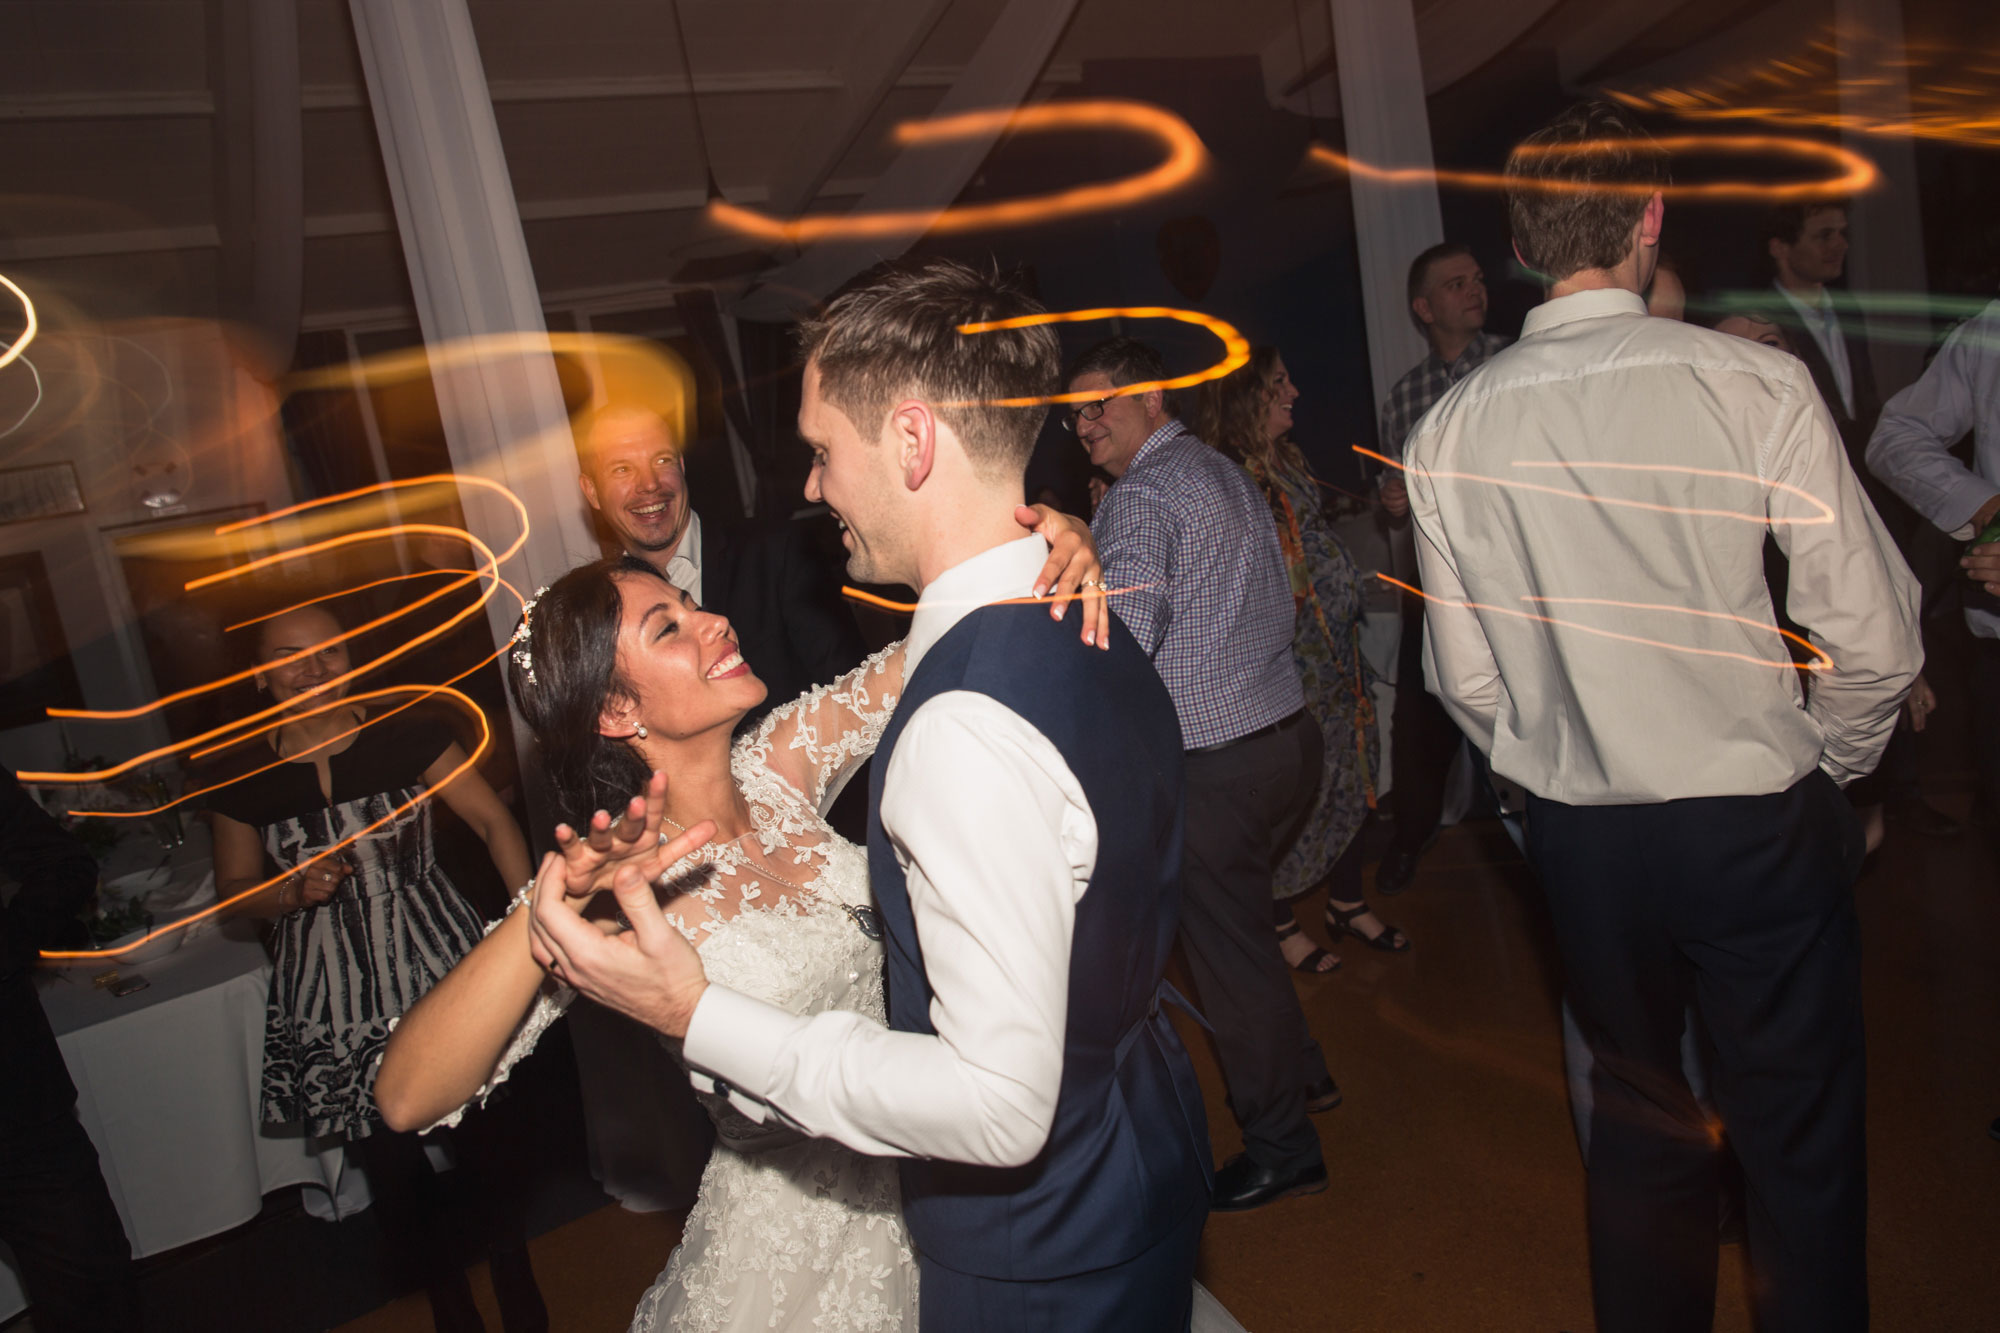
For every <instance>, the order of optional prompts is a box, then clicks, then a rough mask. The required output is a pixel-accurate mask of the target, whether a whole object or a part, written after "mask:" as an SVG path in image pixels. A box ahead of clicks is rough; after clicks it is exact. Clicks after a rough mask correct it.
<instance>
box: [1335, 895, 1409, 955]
mask: <svg viewBox="0 0 2000 1333" xmlns="http://www.w3.org/2000/svg"><path fill="white" fill-rule="evenodd" d="M1374 910H1375V909H1374V908H1372V907H1370V906H1369V905H1368V904H1367V903H1362V904H1361V905H1360V906H1359V907H1354V908H1350V909H1346V910H1343V909H1341V908H1338V907H1335V906H1334V905H1333V900H1332V899H1331V898H1329V899H1327V903H1326V928H1327V929H1328V930H1330V931H1333V932H1334V933H1335V934H1343V933H1344V934H1348V935H1352V936H1353V937H1354V938H1355V939H1357V940H1360V941H1361V942H1362V943H1363V944H1365V945H1367V946H1368V947H1369V948H1371V949H1380V950H1381V951H1382V952H1383V953H1408V952H1409V951H1410V937H1409V936H1408V935H1405V934H1404V933H1403V932H1402V931H1400V930H1398V929H1396V928H1395V927H1394V926H1392V925H1390V924H1389V923H1388V922H1386V921H1384V922H1383V923H1382V930H1381V932H1380V933H1379V934H1376V935H1372V936H1371V935H1367V934H1364V933H1363V932H1362V931H1359V930H1357V929H1355V927H1354V918H1356V917H1358V916H1366V915H1367V914H1368V913H1369V912H1372V911H1374Z"/></svg>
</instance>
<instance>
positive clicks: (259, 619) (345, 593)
mask: <svg viewBox="0 0 2000 1333" xmlns="http://www.w3.org/2000/svg"><path fill="white" fill-rule="evenodd" d="M476 573H478V571H477V570H472V569H420V570H417V571H416V572H415V573H413V574H391V575H390V576H389V577H388V578H386V579H376V580H374V581H373V582H370V583H360V584H356V585H355V586H354V587H352V588H342V589H341V590H340V591H339V592H328V593H321V594H320V595H319V596H317V597H308V598H306V599H305V600H304V601H303V602H293V603H292V604H291V605H290V606H286V607H280V608H279V609H278V610H276V611H266V612H265V613H264V614H263V615H261V616H252V617H250V618H249V619H248V620H239V621H237V622H236V623H235V624H234V625H225V626H223V627H222V632H223V633H224V634H234V633H235V632H236V631H237V630H239V629H249V628H250V627H251V626H252V625H261V624H263V623H264V622H265V621H267V620H276V619H277V618H278V617H279V616H285V615H290V614H291V613H292V612H294V611H302V610H304V609H305V608H306V607H308V606H318V605H319V604H320V603H321V602H337V601H339V600H340V599H341V598H343V597H351V596H353V595H354V594H355V593H357V592H367V591H368V590H369V589H370V588H381V587H385V586H387V585H388V584H391V583H403V582H406V581H408V580H410V579H425V578H438V577H440V576H442V575H445V574H476ZM501 582H502V583H503V584H506V583H507V581H506V580H505V579H502V580H501ZM507 587H508V590H509V591H513V586H512V585H511V584H508V585H507ZM496 655H497V654H496Z"/></svg>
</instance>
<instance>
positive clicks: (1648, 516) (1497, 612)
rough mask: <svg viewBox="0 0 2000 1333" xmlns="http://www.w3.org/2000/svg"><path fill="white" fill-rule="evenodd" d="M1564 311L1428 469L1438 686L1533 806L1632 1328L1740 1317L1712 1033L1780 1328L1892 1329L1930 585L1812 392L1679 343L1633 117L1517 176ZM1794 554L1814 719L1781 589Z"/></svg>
mask: <svg viewBox="0 0 2000 1333" xmlns="http://www.w3.org/2000/svg"><path fill="white" fill-rule="evenodd" d="M1508 175H1509V178H1510V181H1509V208H1510V214H1511V218H1512V222H1513V230H1514V235H1515V238H1516V247H1517V249H1518V250H1519V252H1520V256H1521V258H1522V261H1523V262H1524V263H1526V264H1527V265H1528V266H1529V267H1530V268H1532V269H1535V270H1536V271H1538V272H1540V273H1541V274H1542V275H1543V278H1544V281H1545V282H1546V283H1547V284H1548V295H1549V299H1548V301H1547V302H1546V303H1545V304H1543V305H1542V306H1540V307H1538V308H1537V309H1535V310H1534V311H1533V312H1531V313H1530V314H1529V316H1528V318H1527V322H1526V324H1525V326H1524V327H1523V330H1522V334H1521V338H1520V341H1519V342H1517V343H1515V344H1514V346H1513V347H1511V348H1509V349H1508V350H1506V351H1504V352H1501V353H1499V354H1498V355H1496V356H1495V357H1493V358H1492V359H1491V360H1490V361H1488V362H1487V363H1486V365H1484V366H1483V367H1481V368H1480V369H1479V370H1477V371H1475V372H1474V373H1473V374H1471V375H1469V376H1467V377H1466V378H1465V379H1464V380H1463V381H1461V382H1460V383H1459V384H1458V385H1457V386H1455V387H1454V388H1453V389H1452V390H1451V392H1450V393H1449V394H1448V395H1447V396H1446V397H1445V398H1443V399H1442V400H1441V401H1440V402H1439V403H1438V405H1437V407H1436V408H1435V409H1433V410H1432V412H1431V413H1430V414H1429V415H1428V416H1426V417H1425V419H1424V420H1423V422H1422V423H1421V424H1420V425H1419V426H1418V428H1417V430H1416V431H1415V432H1414V434H1413V435H1412V436H1411V439H1410V442H1409V445H1408V448H1407V450H1406V460H1407V463H1408V467H1409V476H1408V482H1409V489H1410V500H1411V510H1412V514H1413V516H1414V518H1415V520H1416V524H1417V530H1418V536H1419V541H1418V544H1417V550H1418V558H1419V560H1420V562H1421V565H1422V569H1423V582H1424V591H1425V595H1426V597H1427V598H1428V599H1429V607H1428V621H1429V632H1430V637H1429V642H1428V645H1427V656H1426V668H1427V675H1428V677H1429V680H1430V683H1431V687H1432V689H1433V690H1434V691H1435V692H1436V693H1437V694H1438V695H1439V696H1440V697H1441V698H1442V699H1443V700H1444V702H1445V704H1446V706H1447V707H1448V708H1449V709H1450V711H1451V713H1452V715H1453V717H1454V718H1455V719H1456V720H1457V721H1458V722H1459V724H1460V725H1461V726H1462V727H1463V728H1464V729H1465V732H1466V734H1467V735H1468V736H1471V737H1473V738H1474V740H1475V741H1476V742H1477V743H1479V744H1481V745H1483V746H1485V747H1486V748H1487V750H1488V751H1489V753H1490V755H1491V758H1492V763H1493V769H1494V771H1495V772H1496V773H1497V774H1499V775H1501V776H1504V777H1507V778H1509V779H1512V780H1513V781H1515V782H1517V783H1518V784H1520V785H1521V786H1522V787H1524V788H1525V789H1526V790H1527V791H1528V792H1529V793H1530V796H1529V808H1528V829H1527V841H1528V854H1529V859H1530V862H1531V864H1532V865H1533V866H1534V868H1535V871H1536V874H1537V876H1538V878H1539V879H1540V881H1541V883H1542V886H1543V889H1544V891H1545V892H1546V893H1547V895H1548V898H1549V903H1550V908H1551V914H1552V917H1553V920H1554V924H1555V933H1556V937H1557V941H1558V944H1559V946H1560V948H1561V950H1562V954H1563V961H1564V965H1565V970H1566V972H1567V998H1568V1000H1569V1003H1570V1005H1571V1007H1572V1009H1573V1010H1574V1012H1575V1015H1576V1018H1577V1021H1578V1024H1579V1026H1580V1027H1581V1028H1582V1030H1583V1033H1584V1035H1585V1037H1586V1038H1587V1039H1588V1040H1589V1042H1590V1044H1591V1048H1592V1051H1593V1053H1594V1055H1595V1056H1596V1059H1597V1064H1596V1068H1595V1070H1594V1073H1593V1080H1592V1081H1593V1091H1594V1092H1595V1094H1596V1105H1595V1109H1594V1112H1593V1117H1592V1126H1591V1137H1590V1148H1589V1157H1590V1160H1589V1168H1590V1172H1589V1225H1590V1237H1591V1267H1592V1281H1593V1289H1594V1302H1595V1306H1596V1311H1597V1322H1598V1327H1599V1328H1600V1329H1602V1330H1605V1333H1618V1331H1619V1330H1626V1329H1641V1328H1643V1329H1648V1330H1667V1329H1687V1330H1695V1329H1702V1330H1705V1329H1707V1328H1709V1327H1710V1325H1711V1323H1712V1321H1713V1317H1714V1303H1715V1271H1716V1210H1717V1199H1716V1155H1717V1154H1716V1138H1715V1135H1716V1132H1717V1129H1718V1127H1717V1126H1716V1125H1714V1124H1713V1123H1712V1122H1710V1121H1709V1120H1708V1118H1707V1117H1706V1116H1705V1115H1704V1114H1703V1113H1702V1112H1701V1110H1700V1108H1699V1106H1698V1104H1697V1103H1696V1101H1695V1099H1694V1097H1693V1095H1692V1094H1691V1093H1690V1091H1689V1089H1688V1085H1687V1080H1686V1078H1685V1077H1684V1075H1683V1074H1682V1072H1681V1050H1680V1046H1681V1037H1682V1033H1683V1031H1684V1029H1685V1027H1686V1025H1687V1017H1686V1016H1687V1012H1688V1008H1689V1006H1690V1004H1692V1005H1694V1006H1695V1007H1696V1008H1697V1009H1698V1011H1699V1013H1700V1015H1701V1017H1702V1019H1703V1022H1704V1025H1705V1027H1706V1029H1707V1030H1708V1032H1709V1034H1710V1035H1711V1036H1712V1038H1713V1044H1714V1047H1715V1060H1714V1071H1715V1075H1714V1086H1713V1089H1712V1095H1713V1097H1714V1100H1715V1103H1716V1104H1717V1106H1718V1107H1719V1108H1720V1112H1721V1116H1722V1125H1721V1126H1720V1128H1721V1129H1723V1130H1725V1131H1726V1133H1727V1135H1728V1138H1729V1142H1730V1144H1731V1145H1732V1146H1733V1148H1734V1149H1735V1152H1736V1155H1737V1157H1738V1158H1739V1159H1740V1160H1741V1162H1742V1164H1743V1168H1744V1173H1745V1176H1746V1179H1747V1182H1748V1187H1749V1193H1750V1197H1751V1199H1752V1200H1753V1205H1752V1208H1751V1211H1750V1218H1749V1226H1750V1235H1749V1239H1750V1255H1751V1261H1752V1264H1753V1266H1754V1267H1755V1269H1756V1270H1757V1276H1756V1282H1755V1287H1756V1291H1757V1296H1756V1300H1757V1305H1758V1314H1759V1320H1758V1322H1759V1327H1760V1328H1764V1329H1801V1330H1803V1329H1814V1330H1837V1329H1858V1328H1862V1327H1865V1326H1866V1322H1867V1283H1866V1275H1865V1252H1864V1251H1865V1246H1864V1237H1865V1227H1866V1213H1867V1207H1866V1173H1865V1160H1864V1149H1863V1133H1862V1103H1863V1072H1864V1070H1863V1059H1862V1045H1861V1004H1860V985H1859V945H1860V942H1859V931H1858V927H1857V925H1856V922H1855V917H1854V908H1853V902H1852V887H1853V882H1854V878H1855V875H1856V874H1857V873H1858V870H1859V865H1860V860H1861V851H1862V848H1861V831H1860V828H1859V825H1858V822H1857V820H1856V819H1855V816H1854V814H1853V812H1852V810H1851V809H1849V807H1848V805H1847V802H1846V800H1845V798H1844V797H1843V795H1842V794H1841V792H1840V789H1839V786H1838V785H1837V784H1840V783H1845V782H1847V781H1849V780H1851V779H1853V778H1855V777H1857V776H1859V775H1861V774H1863V773H1866V772H1868V771H1869V769H1870V768H1872V767H1873V765H1874V764H1875V762H1876V760H1877V759H1878V758H1879V757H1880V755H1881V751H1882V748H1883V746H1884V745H1885V744H1886V743H1887V741H1888V738H1889V733H1890V730H1891V728H1892V727H1893V725H1894V722H1895V717H1896V711H1897V707H1898V705H1899V704H1900V703H1901V700H1902V697H1903V695H1904V694H1905V693H1906V692H1907V691H1908V689H1909V687H1910V683H1911V681H1912V680H1913V679H1914V678H1915V675H1916V672H1917V669H1918V667H1919V666H1920V665H1921V663H1922V655H1921V648H1920V645H1919V640H1918V637H1917V630H1916V587H1915V581H1914V580H1913V579H1912V578H1911V577H1910V573H1909V571H1908V569H1907V568H1906V567H1905V566H1904V565H1903V562H1902V560H1901V557H1900V556H1899V555H1898V554H1897V553H1896V549H1895V547H1894V545H1893V544H1892V543H1891V542H1890V540H1889V538H1888V535H1887V534H1886V533H1885V532H1884V531H1883V529H1882V525H1881V523H1880V521H1879V520H1878V519H1877V518H1876V516H1875V514H1874V512H1873V510H1872V509H1871V508H1870V506H1869V505H1868V504H1867V502H1866V501H1865V500H1864V499H1863V497H1862V495H1861V491H1860V487H1859V485H1858V484H1857V482H1856V479H1855V477H1854V475H1853V472H1852V471H1851V469H1850V468H1849V467H1848V465H1847V462H1846V459H1845V457H1844V456H1843V452H1842V449H1841V445H1840V441H1839V438H1838V436H1837V434H1836V431H1835V428H1834V424H1833V421H1832V419H1831V418H1830V417H1829V415H1828V413H1827V410H1826V407H1825V406H1824V404H1822V403H1821V402H1820V400H1819V397H1818V395H1817V394H1815V393H1814V391H1813V388H1812V384H1811V381H1810V379H1809V377H1808V374H1807V371H1806V369H1805V367H1804V366H1803V365H1802V364H1801V363H1800V362H1798V361H1797V360H1796V359H1794V358H1792V357H1789V356H1786V355H1784V354H1783V353H1780V352H1776V351H1773V350H1771V349H1768V348H1764V347H1762V346H1759V345H1756V344H1753V343H1749V342H1745V341H1744V340H1742V339H1737V338H1730V337H1727V336H1726V335H1721V334H1716V333H1714V332H1712V331H1709V330H1704V329H1699V328H1695V327H1691V326H1688V325H1685V324H1680V323H1676V322H1674V321H1670V320H1663V319H1655V318H1651V317H1649V316H1648V315H1647V313H1646V306H1645V302H1644V300H1643V298H1642V296H1641V293H1642V292H1644V291H1645V289H1646V286H1647V283H1648V281H1649V280H1650V278H1651V276H1652V272H1653V269H1654V265H1655V261H1656V257H1657V254H1658V246H1659V240H1660V235H1661V231H1662V226H1663V219H1664V216H1665V205H1664V202H1663V197H1662V194H1661V193H1660V190H1661V188H1662V187H1663V186H1664V184H1665V182H1666V178H1667V177H1666V165H1665V162H1664V160H1663V158H1662V157H1661V155H1660V154H1659V152H1658V150H1657V148H1655V147H1654V145H1653V144H1652V143H1651V141H1650V140H1649V139H1647V138H1646V137H1645V136H1644V134H1643V133H1642V132H1641V131H1639V130H1637V129H1636V128H1635V127H1633V126H1632V125H1631V123H1630V122H1628V121H1627V120H1626V119H1625V118H1624V116H1623V115H1622V114H1621V113H1620V112H1619V111H1617V110H1616V109H1615V108H1613V107H1610V106H1608V105H1605V104H1602V103H1598V104H1592V105H1587V106H1582V107H1578V108H1575V109H1573V110H1572V111H1570V112H1568V113H1565V114H1564V115H1563V116H1562V117H1560V118H1558V119H1557V120H1556V121H1555V122H1554V123H1553V124H1551V125H1550V126H1549V127H1547V128H1546V129H1544V130H1541V131H1538V132H1537V133H1536V134H1535V135H1532V136H1530V138H1529V139H1528V140H1526V141H1524V142H1523V143H1522V144H1521V145H1520V146H1518V147H1517V148H1516V149H1515V150H1514V153H1513V154H1512V156H1511V157H1510V158H1509V161H1508ZM1767 532H1768V533H1770V534H1771V535H1773V536H1775V538H1776V539H1777V541H1778V543H1779V545H1780V546H1781V547H1782V548H1783V549H1784V550H1785V553H1786V555H1787V556H1788V557H1789V560H1790V566H1791V567H1790V575H1789V586H1788V589H1787V592H1788V597H1789V606H1790V611H1791V614H1792V615H1793V617H1794V618H1795V619H1796V620H1797V621H1798V622H1799V623H1801V624H1803V625H1805V626H1807V627H1808V629H1809V630H1810V632H1811V639H1812V643H1813V645H1814V647H1815V648H1816V649H1817V650H1818V656H1817V659H1816V662H1817V665H1818V667H1819V668H1820V669H1818V670H1816V671H1814V672H1813V688H1812V693H1811V700H1810V703H1808V702H1807V701H1806V700H1805V699H1804V698H1803V697H1802V695H1801V691H1800V688H1799V685H1798V682H1797V675H1796V673H1795V672H1794V670H1793V669H1792V667H1791V665H1790V658H1789V655H1788V654H1787V652H1786V649H1785V644H1784V642H1783V640H1782V639H1781V638H1780V636H1779V633H1778V631H1777V629H1776V626H1775V618H1774V616H1773V613H1772V608H1771V603H1770V597H1769V594H1768V592H1767V591H1766V588H1765V585H1764V579H1763V563H1762V549H1763V542H1764V539H1765V535H1766V533H1767Z"/></svg>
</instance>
